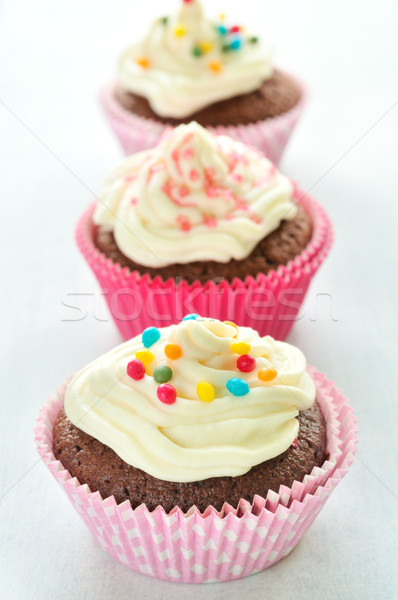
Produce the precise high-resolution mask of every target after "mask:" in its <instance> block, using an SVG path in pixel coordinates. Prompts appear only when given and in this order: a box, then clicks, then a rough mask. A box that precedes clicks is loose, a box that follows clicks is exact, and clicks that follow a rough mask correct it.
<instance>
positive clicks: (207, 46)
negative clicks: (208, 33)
mask: <svg viewBox="0 0 398 600" xmlns="http://www.w3.org/2000/svg"><path fill="white" fill-rule="evenodd" d="M200 48H201V50H202V52H205V53H206V52H210V51H211V50H213V44H212V43H211V42H201V44H200Z"/></svg>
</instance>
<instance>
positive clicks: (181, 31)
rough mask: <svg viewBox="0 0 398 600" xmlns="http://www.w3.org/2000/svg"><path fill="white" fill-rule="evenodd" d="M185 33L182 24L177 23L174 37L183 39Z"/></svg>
mask: <svg viewBox="0 0 398 600" xmlns="http://www.w3.org/2000/svg"><path fill="white" fill-rule="evenodd" d="M186 31H187V30H186V28H185V25H183V24H182V23H177V25H176V26H175V27H174V35H175V36H176V37H184V35H185V34H186Z"/></svg>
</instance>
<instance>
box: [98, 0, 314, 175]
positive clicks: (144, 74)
mask: <svg viewBox="0 0 398 600" xmlns="http://www.w3.org/2000/svg"><path fill="white" fill-rule="evenodd" d="M101 101H102V105H103V108H104V110H105V113H106V115H107V117H108V119H109V121H110V124H111V126H112V128H113V130H114V131H115V133H116V135H117V137H118V138H119V140H120V142H121V145H122V146H123V148H124V150H125V152H126V153H127V154H132V153H134V152H138V151H140V150H145V149H148V148H151V147H153V146H155V145H156V143H157V142H158V141H159V138H160V137H161V135H162V132H163V131H164V129H165V127H167V126H168V125H173V126H175V125H179V124H181V123H187V122H190V121H192V120H195V121H197V122H198V123H199V124H201V125H202V126H204V127H207V128H209V129H210V130H212V131H216V132H217V133H223V134H227V135H229V136H231V137H233V138H235V139H237V140H239V141H242V142H246V143H250V144H252V145H254V146H257V147H258V148H259V149H260V150H262V151H263V152H264V153H265V154H266V156H268V158H270V159H271V160H272V161H273V162H274V163H276V164H277V163H278V162H279V159H280V157H281V155H282V152H283V150H284V148H285V145H286V143H287V141H288V139H289V137H290V134H291V133H292V130H293V128H294V126H295V124H296V122H297V120H298V117H299V115H300V113H301V111H302V108H303V104H304V90H303V87H302V85H301V84H300V83H299V82H298V81H297V80H296V79H295V78H293V77H291V76H290V75H286V74H285V73H283V72H282V71H279V70H277V69H275V68H274V66H273V61H272V52H271V49H270V47H269V46H267V45H265V44H264V43H262V41H261V40H260V39H259V38H258V37H257V36H254V35H252V34H251V33H248V32H247V31H246V30H245V29H244V28H243V27H242V26H241V25H239V24H235V23H229V22H228V21H227V19H226V17H225V15H220V16H219V17H218V18H217V19H215V20H211V19H209V18H207V17H206V16H205V15H204V12H203V8H202V5H201V3H200V2H199V0H186V1H184V2H182V6H181V7H180V8H179V10H178V11H177V13H176V14H175V15H172V16H163V17H161V18H158V19H157V20H156V21H155V22H154V24H153V26H152V28H151V30H150V32H149V34H148V35H147V36H146V37H145V38H144V40H143V41H142V42H140V43H137V44H134V45H132V46H131V47H129V48H128V49H127V50H126V51H125V52H124V54H123V55H122V56H121V58H120V61H119V67H118V72H117V81H116V83H112V84H111V85H107V86H106V87H105V88H104V89H103V90H102V92H101Z"/></svg>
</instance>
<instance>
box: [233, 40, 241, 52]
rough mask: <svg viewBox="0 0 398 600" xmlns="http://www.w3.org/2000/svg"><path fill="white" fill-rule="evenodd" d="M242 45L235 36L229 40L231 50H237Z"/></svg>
mask: <svg viewBox="0 0 398 600" xmlns="http://www.w3.org/2000/svg"><path fill="white" fill-rule="evenodd" d="M241 45H242V41H241V40H240V39H239V38H236V39H235V40H233V41H232V42H231V50H239V49H240V47H241Z"/></svg>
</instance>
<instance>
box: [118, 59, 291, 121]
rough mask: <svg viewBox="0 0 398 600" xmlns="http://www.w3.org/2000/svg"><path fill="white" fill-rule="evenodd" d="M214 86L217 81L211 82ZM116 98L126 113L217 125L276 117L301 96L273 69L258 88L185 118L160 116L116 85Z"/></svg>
mask: <svg viewBox="0 0 398 600" xmlns="http://www.w3.org/2000/svg"><path fill="white" fill-rule="evenodd" d="M214 84H215V85H217V82H216V81H215V82H214ZM116 97H117V100H118V101H119V102H120V104H121V105H122V106H123V108H125V109H126V110H128V111H129V112H132V113H134V114H135V115H138V116H139V117H144V118H146V119H152V120H154V121H158V122H160V123H164V124H168V125H180V124H181V123H190V122H191V121H197V122H198V123H199V124H200V125H202V126H203V127H217V125H223V126H228V125H248V124H249V123H256V122H257V121H264V120H265V119H271V118H273V117H277V116H278V115H281V114H283V113H285V112H287V111H289V110H290V109H292V108H293V107H294V106H296V104H297V103H298V102H299V100H300V98H301V93H300V90H299V88H298V86H297V84H296V83H295V82H294V81H293V80H292V79H291V78H290V77H288V76H287V75H285V74H284V73H281V72H280V71H277V70H275V71H274V73H273V75H272V76H271V77H270V78H269V79H267V80H266V81H264V83H263V84H262V86H261V88H260V89H258V90H256V91H254V92H251V93H249V94H243V95H241V96H235V97H234V98H228V99H227V100H221V101H220V102H216V103H214V104H212V105H210V106H207V107H206V108H203V109H201V110H199V111H197V112H195V113H193V114H192V115H189V116H188V117H186V118H184V119H173V118H171V117H160V116H159V115H157V114H156V113H155V112H154V111H153V110H152V108H151V107H150V105H149V102H148V100H147V99H146V98H143V97H142V96H137V95H136V94H133V93H132V92H128V91H126V90H123V89H122V88H118V90H117V92H116Z"/></svg>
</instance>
